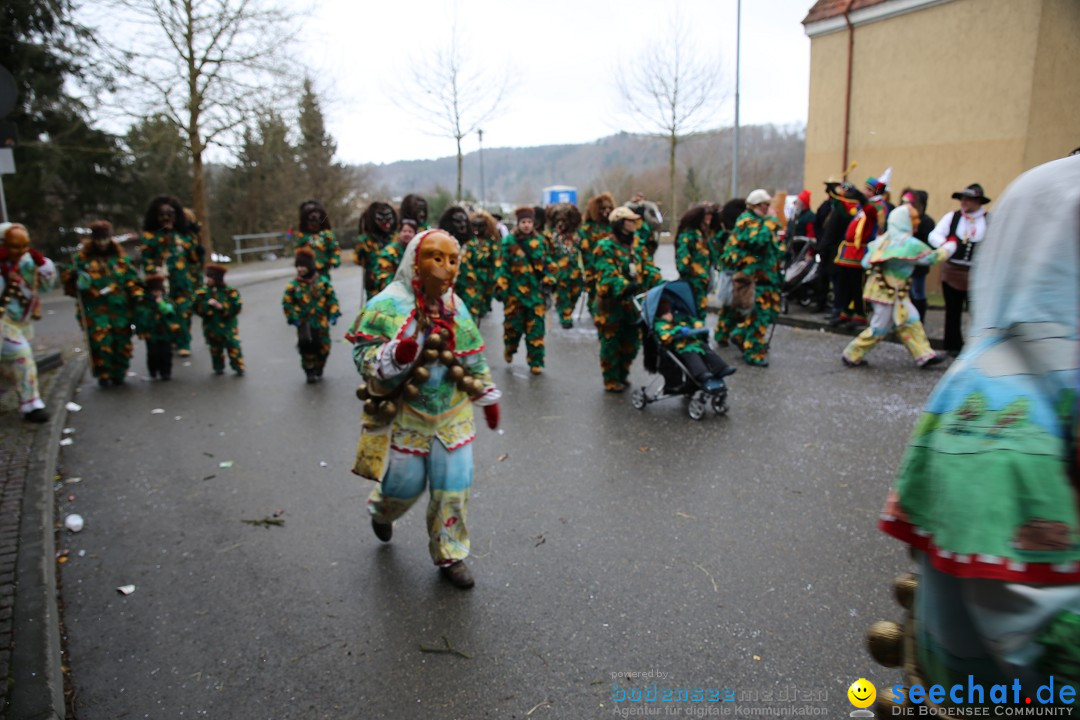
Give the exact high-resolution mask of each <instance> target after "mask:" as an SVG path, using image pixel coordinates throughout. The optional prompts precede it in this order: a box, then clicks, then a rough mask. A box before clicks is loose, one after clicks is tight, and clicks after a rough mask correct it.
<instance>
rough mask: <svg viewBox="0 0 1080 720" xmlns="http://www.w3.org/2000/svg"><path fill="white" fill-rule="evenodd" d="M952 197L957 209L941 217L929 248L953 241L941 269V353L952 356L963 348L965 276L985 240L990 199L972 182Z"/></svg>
mask: <svg viewBox="0 0 1080 720" xmlns="http://www.w3.org/2000/svg"><path fill="white" fill-rule="evenodd" d="M952 196H953V199H954V200H959V201H960V209H959V210H953V211H952V212H950V213H946V214H945V217H943V218H941V220H940V221H939V222H938V224H937V227H935V228H934V230H933V232H931V233H930V245H932V246H933V247H935V248H938V247H941V246H942V245H943V244H945V242H946V241H948V240H953V241H954V242H956V252H954V253H953V255H952V257H951V258H949V260H948V261H947V262H946V263H945V264H944V265H943V266H942V270H941V289H942V292H943V293H944V295H945V350H946V351H947V352H948V353H949V354H951V355H954V356H955V355H958V354H960V350H961V349H962V348H963V347H964V335H963V332H962V330H961V320H962V318H963V314H964V306H965V305H966V304H967V299H968V275H969V274H970V272H971V263H972V260H974V258H975V251H976V249H977V248H978V246H979V243H980V242H982V239H983V238H985V237H986V221H987V219H988V218H989V214H988V213H987V212H986V208H985V207H983V206H984V205H986V204H987V203H988V202H990V198H988V197H986V195H985V194H983V188H982V185H980V184H979V183H972V184H971V185H968V186H967V187H966V188H964V189H963V190H961V191H960V192H954V193H953V194H952Z"/></svg>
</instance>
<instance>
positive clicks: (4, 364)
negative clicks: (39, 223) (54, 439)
mask: <svg viewBox="0 0 1080 720" xmlns="http://www.w3.org/2000/svg"><path fill="white" fill-rule="evenodd" d="M0 238H3V247H0V334H2V336H3V341H2V342H0V375H3V377H4V378H5V379H7V380H9V381H10V382H11V383H12V384H13V385H14V386H15V393H16V395H17V396H18V398H19V412H21V413H22V416H23V419H24V420H26V421H28V422H36V423H43V422H45V421H46V420H48V419H49V413H48V412H46V411H45V403H44V401H42V399H41V391H40V388H39V387H38V375H37V363H35V362H34V350H33V348H32V347H31V345H30V341H31V340H32V339H33V337H34V328H33V326H32V325H31V322H32V321H33V320H36V319H37V318H39V317H40V316H41V300H40V293H43V292H47V291H49V290H51V289H52V287H53V284H54V283H55V282H56V266H55V265H53V261H52V260H50V259H49V258H47V257H45V256H44V255H42V254H41V253H40V252H38V251H37V250H34V249H33V248H31V247H30V234H29V233H28V232H27V230H26V227H25V226H23V225H20V224H19V223H2V224H0Z"/></svg>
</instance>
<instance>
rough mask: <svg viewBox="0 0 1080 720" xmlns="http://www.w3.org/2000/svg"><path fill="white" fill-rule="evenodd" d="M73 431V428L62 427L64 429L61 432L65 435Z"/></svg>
mask: <svg viewBox="0 0 1080 720" xmlns="http://www.w3.org/2000/svg"><path fill="white" fill-rule="evenodd" d="M73 432H75V428H64V430H63V433H64V434H65V435H70V434H71V433H73Z"/></svg>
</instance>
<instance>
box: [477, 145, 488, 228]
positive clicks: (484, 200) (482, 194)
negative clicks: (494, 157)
mask: <svg viewBox="0 0 1080 720" xmlns="http://www.w3.org/2000/svg"><path fill="white" fill-rule="evenodd" d="M476 135H477V138H479V140H480V209H481V210H483V209H484V206H485V204H486V203H487V193H486V192H485V190H484V131H483V130H481V129H480V128H477V129H476Z"/></svg>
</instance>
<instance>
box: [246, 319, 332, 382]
mask: <svg viewBox="0 0 1080 720" xmlns="http://www.w3.org/2000/svg"><path fill="white" fill-rule="evenodd" d="M297 348H298V349H299V350H300V367H302V368H303V369H304V371H305V372H306V371H308V370H315V371H321V370H322V369H323V366H324V365H326V358H328V357H330V331H329V330H319V329H318V328H311V340H310V341H307V342H304V341H303V340H301V341H300V343H299V344H297ZM236 349H237V351H239V350H240V344H239V341H237V345H236ZM241 362H242V361H241ZM233 367H234V368H235V367H236V366H235V365H234V366H233Z"/></svg>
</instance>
